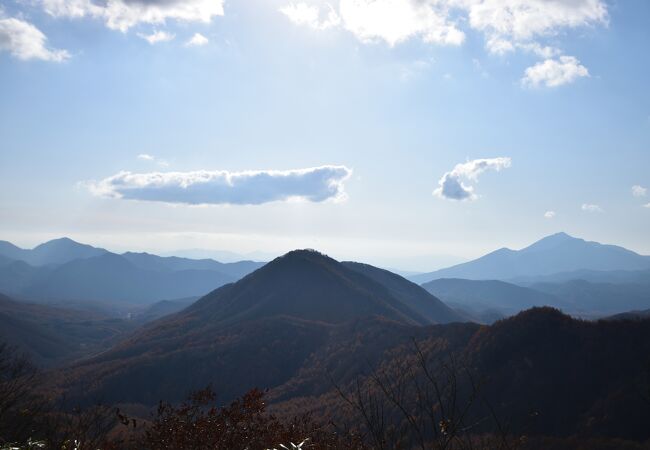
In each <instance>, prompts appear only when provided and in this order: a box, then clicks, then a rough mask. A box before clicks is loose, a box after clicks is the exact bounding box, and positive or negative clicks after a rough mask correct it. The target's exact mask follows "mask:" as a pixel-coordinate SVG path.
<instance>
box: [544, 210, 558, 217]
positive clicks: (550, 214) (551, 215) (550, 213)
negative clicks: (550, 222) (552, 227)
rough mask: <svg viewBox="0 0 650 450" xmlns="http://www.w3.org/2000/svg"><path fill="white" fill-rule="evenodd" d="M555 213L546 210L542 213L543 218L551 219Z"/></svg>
mask: <svg viewBox="0 0 650 450" xmlns="http://www.w3.org/2000/svg"><path fill="white" fill-rule="evenodd" d="M555 215H556V214H555V211H546V212H545V213H544V218H545V219H552V218H554V217H555Z"/></svg>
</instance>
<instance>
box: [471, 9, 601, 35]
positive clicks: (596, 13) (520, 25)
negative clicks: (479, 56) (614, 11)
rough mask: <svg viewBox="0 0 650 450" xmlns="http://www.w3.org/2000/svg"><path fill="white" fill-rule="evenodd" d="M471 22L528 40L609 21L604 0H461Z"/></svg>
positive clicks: (484, 29) (476, 26)
mask: <svg viewBox="0 0 650 450" xmlns="http://www.w3.org/2000/svg"><path fill="white" fill-rule="evenodd" d="M458 3H460V4H463V5H464V7H465V8H466V9H467V11H468V14H469V23H470V26H471V27H472V28H474V29H476V30H480V31H482V32H484V33H485V34H486V35H487V36H489V37H490V39H502V40H510V41H514V42H520V43H522V42H528V41H532V40H534V39H537V38H539V37H544V36H549V35H555V34H557V33H558V32H559V30H561V29H564V28H576V27H583V26H589V25H595V24H606V23H607V20H608V16H607V5H606V4H605V2H604V1H602V0H558V1H550V0H459V1H458Z"/></svg>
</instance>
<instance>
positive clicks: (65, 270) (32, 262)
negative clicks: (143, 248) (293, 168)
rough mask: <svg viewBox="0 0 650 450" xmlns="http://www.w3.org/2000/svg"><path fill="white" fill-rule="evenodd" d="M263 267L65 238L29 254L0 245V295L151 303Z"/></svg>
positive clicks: (205, 288)
mask: <svg viewBox="0 0 650 450" xmlns="http://www.w3.org/2000/svg"><path fill="white" fill-rule="evenodd" d="M263 265H264V263H259V262H253V261H239V262H235V263H221V262H218V261H214V260H210V259H203V260H193V259H187V258H179V257H161V256H157V255H152V254H149V253H133V252H127V253H124V254H122V255H118V254H116V253H111V252H109V251H107V250H104V249H101V248H96V247H92V246H90V245H85V244H80V243H78V242H75V241H73V240H71V239H68V238H61V239H55V240H52V241H48V242H46V243H44V244H41V245H39V246H37V247H35V248H34V249H32V250H26V249H21V248H19V247H17V246H15V245H13V244H11V243H10V242H6V241H0V292H6V293H8V294H10V295H13V296H15V297H24V298H27V299H29V300H33V301H48V302H51V301H54V300H56V301H57V303H58V302H60V301H63V304H67V303H70V302H73V303H74V304H75V306H78V305H79V304H80V302H82V301H89V302H93V303H94V304H97V302H98V301H102V302H109V303H110V302H118V303H124V302H128V303H151V302H155V301H159V300H165V299H177V298H185V297H199V296H202V295H205V294H206V293H208V292H210V291H212V290H213V289H215V288H217V287H219V286H222V285H224V284H226V283H229V282H232V281H235V280H238V279H239V278H241V277H243V276H244V275H246V274H248V273H250V272H252V271H253V270H255V269H258V268H259V267H261V266H263ZM66 302H67V303H66ZM59 304H60V303H59Z"/></svg>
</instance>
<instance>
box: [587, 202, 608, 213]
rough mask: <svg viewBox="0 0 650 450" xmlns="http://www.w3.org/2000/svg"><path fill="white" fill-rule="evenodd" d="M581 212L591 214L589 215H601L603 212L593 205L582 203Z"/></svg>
mask: <svg viewBox="0 0 650 450" xmlns="http://www.w3.org/2000/svg"><path fill="white" fill-rule="evenodd" d="M582 210H583V211H587V212H591V213H601V212H603V208H601V207H600V206H598V205H593V204H590V203H583V204H582Z"/></svg>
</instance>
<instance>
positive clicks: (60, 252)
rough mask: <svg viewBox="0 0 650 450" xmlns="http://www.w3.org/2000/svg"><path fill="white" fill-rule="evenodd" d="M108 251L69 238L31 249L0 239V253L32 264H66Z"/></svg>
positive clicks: (55, 240)
mask: <svg viewBox="0 0 650 450" xmlns="http://www.w3.org/2000/svg"><path fill="white" fill-rule="evenodd" d="M104 253H107V251H106V250H104V249H103V248H97V247H93V246H91V245H86V244H80V243H79V242H75V241H73V240H72V239H69V238H60V239H53V240H51V241H48V242H45V243H43V244H41V245H38V246H36V247H34V248H33V249H31V250H28V249H22V248H19V247H16V246H15V245H13V244H12V243H10V242H7V241H0V255H3V256H5V257H8V258H11V259H14V260H19V261H24V262H26V263H28V264H30V265H32V266H45V265H48V264H64V263H67V262H70V261H73V260H75V259H83V258H91V257H93V256H99V255H102V254H104Z"/></svg>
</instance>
